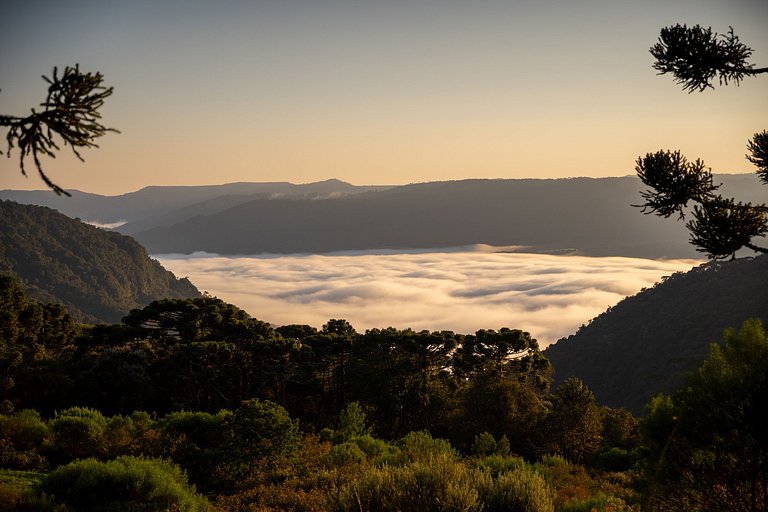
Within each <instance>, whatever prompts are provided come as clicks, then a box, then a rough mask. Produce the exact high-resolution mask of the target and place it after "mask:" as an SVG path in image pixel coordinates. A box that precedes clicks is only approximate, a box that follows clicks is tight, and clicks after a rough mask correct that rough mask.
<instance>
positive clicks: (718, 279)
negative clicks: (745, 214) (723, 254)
mask: <svg viewBox="0 0 768 512" xmlns="http://www.w3.org/2000/svg"><path fill="white" fill-rule="evenodd" d="M751 317H755V318H760V319H761V320H762V321H763V323H764V324H766V323H768V256H759V257H756V258H742V259H737V260H734V261H720V262H709V263H706V264H704V265H701V266H699V267H696V268H694V269H693V270H691V271H690V272H688V273H677V274H674V275H672V276H670V277H669V278H666V279H665V280H663V282H661V283H659V284H657V285H656V286H654V287H653V288H651V289H647V290H644V291H641V292H640V293H638V294H637V295H634V296H632V297H628V298H626V299H624V300H623V301H621V302H620V303H618V304H617V305H616V306H614V307H613V308H611V309H609V310H608V311H606V312H605V313H603V314H601V315H600V316H598V317H597V318H595V319H594V320H592V321H591V322H590V323H589V325H587V326H583V327H582V328H581V329H579V331H578V332H577V333H576V334H573V335H571V336H569V337H568V338H565V339H562V340H560V341H558V342H557V343H556V344H554V345H551V346H550V347H548V348H547V349H546V350H545V352H544V353H545V354H546V356H547V358H549V360H550V361H551V362H552V365H553V367H554V368H555V380H556V382H562V381H563V380H565V379H566V378H568V377H571V376H576V377H579V378H581V379H582V380H584V382H585V383H586V384H587V385H588V386H589V387H590V388H591V389H592V390H593V391H594V393H595V396H596V397H597V400H598V401H599V402H600V403H602V404H605V405H608V406H611V407H627V408H629V409H631V410H632V411H634V412H636V413H637V412H642V408H643V405H644V404H645V403H647V402H648V400H649V399H650V398H651V397H653V396H654V395H656V394H657V393H659V392H672V391H675V390H676V389H677V388H679V387H680V386H681V385H682V384H683V382H684V375H685V374H686V373H687V372H691V371H693V370H695V369H696V368H698V367H699V366H700V365H701V363H702V362H703V361H704V359H705V358H706V357H707V355H708V354H709V345H710V344H711V343H712V342H715V341H716V342H720V341H722V339H723V331H724V330H725V329H726V328H738V327H739V326H740V325H741V324H742V322H743V321H744V320H745V319H747V318H751Z"/></svg>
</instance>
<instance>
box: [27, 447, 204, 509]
mask: <svg viewBox="0 0 768 512" xmlns="http://www.w3.org/2000/svg"><path fill="white" fill-rule="evenodd" d="M41 490H42V491H43V492H45V493H46V494H49V495H51V496H52V497H53V498H54V500H55V502H56V503H57V504H64V505H66V506H67V507H69V508H71V509H73V510H93V511H97V510H103V511H107V510H110V511H112V510H125V511H129V510H139V509H140V510H148V511H149V510H157V511H161V510H170V509H174V510H181V511H189V512H194V511H204V510H209V509H210V506H209V504H208V501H207V500H206V499H205V498H204V497H203V496H201V495H199V494H197V493H196V492H195V489H194V487H192V486H190V485H189V484H188V483H187V478H186V475H185V474H184V473H183V472H182V471H181V470H180V469H179V468H178V466H175V465H173V464H172V463H170V462H168V461H164V460H158V459H143V458H136V457H128V456H124V457H118V458H117V459H114V460H111V461H107V462H99V461H97V460H95V459H84V460H79V461H76V462H72V463H70V464H67V465H66V466H61V467H60V468H58V469H56V470H55V471H52V472H51V473H50V474H48V475H47V476H46V477H45V478H44V479H43V481H42V483H41Z"/></svg>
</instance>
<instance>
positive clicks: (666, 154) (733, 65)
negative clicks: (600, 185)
mask: <svg viewBox="0 0 768 512" xmlns="http://www.w3.org/2000/svg"><path fill="white" fill-rule="evenodd" d="M650 51H651V54H652V55H653V56H654V58H655V59H656V62H655V64H654V68H656V69H657V70H658V71H659V72H660V74H664V73H672V74H673V75H674V76H675V80H676V81H677V82H679V83H682V84H683V89H684V90H688V92H693V91H697V90H698V91H704V90H705V89H707V88H712V83H711V82H712V80H713V79H714V78H715V77H717V78H718V79H719V81H720V84H721V85H723V84H726V85H727V84H728V83H729V82H730V81H733V82H735V83H736V84H737V85H738V84H739V82H740V81H741V80H742V79H743V78H744V76H745V75H748V76H751V75H756V74H759V73H768V68H761V69H755V68H754V66H753V65H752V64H749V63H748V62H747V59H748V58H749V57H750V56H751V55H752V49H751V48H748V47H747V46H745V45H744V44H742V43H741V42H739V38H738V36H736V35H735V34H734V32H733V28H731V29H730V31H729V32H728V34H723V35H721V34H717V33H713V32H712V29H711V28H707V29H705V28H702V27H700V26H699V25H695V26H693V27H691V28H688V27H687V26H686V25H679V24H678V25H675V26H673V27H666V28H663V29H662V30H661V36H660V38H659V42H658V43H657V44H655V45H654V46H652V47H651V50H650ZM747 148H748V150H749V152H750V153H751V154H749V155H747V159H748V160H749V161H750V162H752V163H753V164H754V165H756V166H757V168H758V170H757V174H758V176H759V177H760V178H761V179H762V180H763V181H765V182H766V183H768V159H766V155H768V132H766V131H763V132H759V133H756V134H755V135H754V136H753V137H752V140H751V141H749V143H748V144H747ZM635 171H636V172H637V175H638V177H639V178H640V179H641V181H642V182H643V183H644V184H645V185H646V186H648V187H650V188H649V189H648V190H646V191H644V192H641V196H642V198H643V199H644V200H645V202H644V203H643V204H641V205H638V206H640V207H641V208H642V211H643V213H646V214H650V213H655V214H657V215H659V216H661V217H669V216H670V215H672V214H674V213H677V214H678V216H679V218H680V219H684V218H685V210H684V209H685V207H686V206H687V205H688V203H689V202H693V203H694V207H693V214H692V217H693V218H692V219H691V220H690V221H688V222H687V223H686V228H688V230H689V231H690V232H691V240H690V241H691V244H693V245H694V246H695V247H696V250H697V251H700V252H703V253H705V254H707V256H708V257H709V258H712V259H721V258H727V257H728V256H734V255H735V253H736V251H738V250H739V249H741V248H742V247H746V248H749V249H751V250H753V251H755V252H761V253H768V249H766V248H764V247H761V246H758V245H755V244H754V243H753V239H754V238H759V237H763V236H765V235H766V234H767V233H768V207H767V206H766V205H764V204H758V205H752V204H751V203H742V202H737V201H735V200H733V199H730V198H725V197H722V196H721V195H718V194H715V193H714V192H715V190H716V189H717V188H718V186H715V185H713V183H712V174H711V171H710V170H709V169H708V168H706V167H705V166H704V162H702V161H701V160H699V159H697V160H696V161H695V162H693V163H689V162H688V160H687V159H686V158H685V157H684V156H683V155H682V154H681V153H680V151H674V152H672V151H658V152H656V153H648V154H646V155H645V157H642V158H638V159H637V162H636V166H635Z"/></svg>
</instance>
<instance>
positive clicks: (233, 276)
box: [158, 250, 700, 347]
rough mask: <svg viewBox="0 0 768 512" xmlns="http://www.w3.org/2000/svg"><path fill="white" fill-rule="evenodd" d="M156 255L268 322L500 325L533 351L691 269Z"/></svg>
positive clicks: (469, 258) (522, 261) (464, 329)
mask: <svg viewBox="0 0 768 512" xmlns="http://www.w3.org/2000/svg"><path fill="white" fill-rule="evenodd" d="M158 259H159V260H160V262H161V263H162V264H163V266H165V267H166V268H167V269H169V270H171V271H172V272H174V273H175V274H176V275H177V276H186V277H189V278H190V280H191V281H192V282H193V283H194V284H195V285H196V286H197V287H198V288H200V289H201V290H205V291H208V292H209V293H211V294H213V295H215V296H217V297H219V298H221V299H223V300H225V301H227V302H231V303H233V304H236V305H237V306H239V307H241V308H243V309H245V310H246V311H248V313H250V314H251V315H252V316H254V317H256V318H259V319H260V320H264V321H267V322H270V323H273V324H275V325H285V324H309V325H313V326H315V327H318V328H319V327H320V326H322V325H323V324H324V323H325V322H327V321H328V319H330V318H344V319H346V320H348V321H349V322H350V323H351V324H352V325H353V326H354V327H355V328H356V329H357V330H358V331H361V332H362V331H364V330H365V329H369V328H373V327H382V328H383V327H389V326H392V327H396V328H399V329H404V328H407V327H410V328H412V329H415V330H421V329H428V330H451V331H455V332H459V333H474V332H475V331H477V330H478V329H498V328H500V327H510V328H515V329H522V330H525V331H528V332H530V333H531V334H532V335H533V336H534V337H535V338H537V339H538V340H539V343H540V344H541V346H542V347H544V346H546V345H549V344H550V343H553V342H555V341H557V340H558V339H559V338H561V337H563V336H567V335H569V334H571V333H573V332H574V331H575V330H576V329H578V327H579V326H580V325H581V324H584V323H586V322H588V321H589V320H590V319H591V318H594V317H595V316H597V315H598V314H600V313H601V312H603V311H605V309H606V308H608V307H609V306H613V305H615V304H616V303H617V302H619V301H620V300H621V299H622V298H624V297H625V296H627V295H632V294H634V293H637V292H638V291H640V289H641V288H643V287H647V286H651V285H653V283H655V282H657V281H658V280H659V279H660V278H661V277H662V276H666V275H670V274H672V273H674V272H677V271H687V270H689V269H690V268H691V267H693V266H695V265H697V264H699V263H700V262H699V261H696V260H663V261H658V260H646V259H638V258H618V257H616V258H593V257H585V256H554V255H547V254H525V253H509V252H488V251H484V250H472V251H470V250H454V251H446V252H412V253H392V252H386V253H382V252H378V253H376V252H364V253H358V254H351V253H345V254H335V255H289V256H282V255H281V256H255V257H220V256H216V255H210V254H202V253H199V254H194V255H192V256H179V255H161V256H158Z"/></svg>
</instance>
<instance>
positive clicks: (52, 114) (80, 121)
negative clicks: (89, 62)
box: [0, 64, 117, 196]
mask: <svg viewBox="0 0 768 512" xmlns="http://www.w3.org/2000/svg"><path fill="white" fill-rule="evenodd" d="M103 78H104V77H103V76H102V74H101V73H82V72H80V66H79V65H77V64H76V65H75V67H69V66H67V67H65V68H64V71H63V72H62V74H61V76H59V74H58V69H57V68H55V67H54V68H53V75H52V77H51V78H48V77H46V76H43V79H44V80H45V81H46V82H48V84H49V85H48V96H47V97H46V99H45V101H44V102H43V103H41V104H40V106H41V107H42V111H40V112H37V111H35V109H34V108H33V109H31V114H29V115H28V116H26V117H19V116H11V115H0V126H3V127H8V128H9V130H8V134H7V135H6V137H5V138H6V141H7V142H8V150H7V153H8V157H10V156H11V152H12V150H13V148H18V150H19V166H20V167H21V174H23V175H24V176H26V175H27V171H26V168H25V166H24V162H25V160H26V159H27V158H28V157H30V156H31V157H32V160H33V161H34V163H35V167H36V168H37V172H38V174H39V175H40V178H41V179H42V180H43V181H44V182H45V184H46V185H47V186H48V187H49V188H51V189H52V190H53V191H54V192H56V194H58V195H62V194H64V195H67V196H69V195H70V194H69V193H68V192H67V191H65V190H64V189H62V188H61V187H60V186H58V185H56V184H55V183H53V182H52V181H51V180H50V178H48V176H47V175H46V173H45V172H44V171H43V167H42V163H41V162H40V156H41V155H43V156H49V157H51V158H55V157H56V151H59V150H60V149H61V148H60V147H59V145H58V143H57V138H58V139H60V140H61V141H62V142H63V143H64V145H65V146H66V145H68V146H70V147H71V148H72V152H73V153H74V154H75V156H77V158H78V159H80V161H83V157H82V156H81V155H80V149H81V148H96V147H98V145H97V144H96V143H95V142H94V140H95V139H97V138H98V137H101V136H102V135H104V134H106V133H107V132H117V130H115V129H114V128H107V127H105V126H104V125H102V124H101V122H100V119H101V114H99V109H100V108H101V107H102V105H103V104H104V100H105V99H106V98H108V97H109V96H110V95H111V94H112V87H104V86H103V85H102V83H103ZM0 154H2V152H0Z"/></svg>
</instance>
